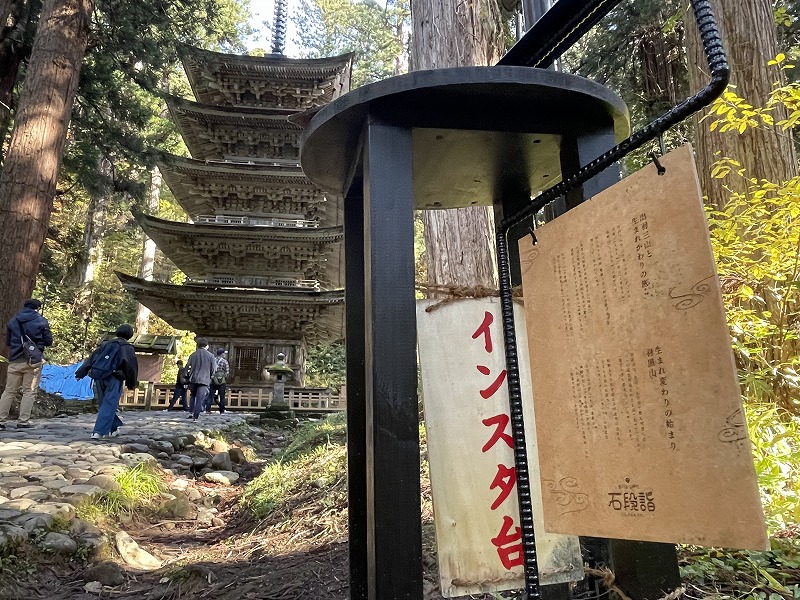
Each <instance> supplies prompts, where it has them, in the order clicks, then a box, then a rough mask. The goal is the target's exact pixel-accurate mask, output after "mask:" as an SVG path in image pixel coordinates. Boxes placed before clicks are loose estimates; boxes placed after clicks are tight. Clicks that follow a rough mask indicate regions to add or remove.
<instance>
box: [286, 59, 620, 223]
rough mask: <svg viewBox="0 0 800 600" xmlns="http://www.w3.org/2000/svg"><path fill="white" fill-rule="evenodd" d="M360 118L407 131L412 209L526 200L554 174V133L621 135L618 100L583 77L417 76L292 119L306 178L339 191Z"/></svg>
mask: <svg viewBox="0 0 800 600" xmlns="http://www.w3.org/2000/svg"><path fill="white" fill-rule="evenodd" d="M368 116H371V117H372V118H377V119H379V120H381V121H382V122H384V123H387V124H391V125H397V126H402V127H410V128H412V130H413V154H414V157H413V161H414V162H413V166H414V195H415V205H416V207H417V208H452V207H457V206H470V205H489V204H491V203H492V201H493V199H494V198H496V197H497V196H498V194H499V193H509V192H510V193H520V194H525V193H530V194H533V193H535V192H537V191H540V190H542V189H545V188H547V187H549V186H551V185H552V184H553V182H554V181H556V180H557V179H558V178H559V177H560V163H559V148H560V142H561V138H562V136H567V135H578V134H579V133H580V134H582V135H585V134H587V133H591V132H592V131H595V130H598V129H604V130H608V129H609V128H611V127H613V129H614V131H615V134H616V138H617V140H621V139H623V138H624V137H625V136H627V135H628V133H629V123H628V110H627V108H626V106H625V104H624V102H623V101H622V100H621V99H620V98H619V97H618V96H617V95H616V94H615V93H614V92H612V91H611V90H609V89H608V88H606V87H604V86H602V85H599V84H597V83H594V82H592V81H589V80H588V79H584V78H582V77H578V76H575V75H568V74H565V73H558V72H555V71H548V70H542V69H533V68H530V67H460V68H452V69H437V70H432V71H416V72H413V73H409V74H407V75H401V76H398V77H392V78H390V79H385V80H383V81H379V82H376V83H373V84H370V85H366V86H363V87H360V88H357V89H355V90H353V91H352V92H350V93H348V94H346V95H344V96H342V97H341V98H339V99H337V100H335V101H334V102H331V103H330V104H328V105H327V106H325V107H323V108H322V109H320V110H318V111H317V112H315V113H308V114H305V113H304V114H301V115H298V116H297V118H296V119H295V120H296V122H299V123H300V124H302V125H304V126H305V127H306V129H305V131H304V133H303V136H302V138H301V153H300V160H301V165H302V167H303V170H304V172H305V174H306V176H307V177H308V178H309V179H311V180H312V181H313V182H314V183H316V184H317V185H319V186H320V187H322V188H323V189H325V190H327V191H332V192H336V193H344V192H345V191H346V189H347V188H348V187H349V185H350V181H351V179H352V177H353V176H354V174H357V168H358V164H359V160H360V157H359V152H358V150H359V143H360V139H361V134H362V131H363V127H364V124H365V122H366V119H367V117H368Z"/></svg>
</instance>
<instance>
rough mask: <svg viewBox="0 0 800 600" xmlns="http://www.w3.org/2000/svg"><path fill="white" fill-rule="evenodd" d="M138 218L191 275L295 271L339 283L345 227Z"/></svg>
mask: <svg viewBox="0 0 800 600" xmlns="http://www.w3.org/2000/svg"><path fill="white" fill-rule="evenodd" d="M136 220H137V221H138V222H139V225H140V226H141V227H142V229H144V232H145V234H147V235H148V236H149V237H150V238H151V239H152V240H154V241H155V243H156V245H157V246H158V247H159V249H161V251H162V252H163V253H164V254H165V255H166V256H167V257H168V258H169V259H170V260H172V262H174V263H175V264H176V265H177V266H178V268H179V269H180V270H181V271H183V272H184V273H185V274H186V275H188V276H189V277H193V278H199V277H205V276H207V275H210V274H220V273H224V274H228V275H262V276H263V275H271V274H276V275H296V276H300V277H299V278H302V279H319V280H320V281H321V284H322V285H323V286H324V287H336V285H337V283H338V282H337V280H338V272H339V256H340V254H341V253H340V252H339V248H338V246H340V245H341V242H342V239H343V235H344V231H343V227H341V226H337V227H318V228H315V227H253V226H241V225H216V224H197V223H179V222H176V221H167V220H164V219H159V218H157V217H152V216H149V215H144V214H137V215H136Z"/></svg>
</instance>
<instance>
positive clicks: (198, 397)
mask: <svg viewBox="0 0 800 600" xmlns="http://www.w3.org/2000/svg"><path fill="white" fill-rule="evenodd" d="M207 348H208V340H207V339H205V338H197V350H195V351H194V352H192V353H191V354H190V355H189V360H187V361H186V368H187V369H189V394H190V396H189V406H190V407H191V411H192V414H191V417H192V420H194V421H196V420H197V418H198V417H199V416H200V413H201V412H203V408H204V407H205V404H206V398H208V386H210V385H211V378H212V377H213V376H214V371H216V370H217V365H216V361H215V360H214V355H213V354H211V352H209V351H208V349H207Z"/></svg>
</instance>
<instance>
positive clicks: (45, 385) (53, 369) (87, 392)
mask: <svg viewBox="0 0 800 600" xmlns="http://www.w3.org/2000/svg"><path fill="white" fill-rule="evenodd" d="M80 365H81V363H76V364H74V365H67V366H66V367H62V366H59V365H51V364H47V363H45V365H44V366H43V367H42V380H41V382H39V387H40V388H42V389H43V390H44V391H45V392H47V393H49V394H59V395H61V396H62V397H63V398H65V399H66V400H90V399H92V398H93V397H94V393H93V392H92V380H91V379H90V378H89V377H84V378H83V379H81V380H80V381H75V371H77V370H78V367H79V366H80Z"/></svg>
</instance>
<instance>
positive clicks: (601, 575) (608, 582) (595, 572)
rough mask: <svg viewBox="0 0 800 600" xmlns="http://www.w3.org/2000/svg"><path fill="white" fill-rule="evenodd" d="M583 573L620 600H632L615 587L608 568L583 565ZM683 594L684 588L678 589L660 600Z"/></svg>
mask: <svg viewBox="0 0 800 600" xmlns="http://www.w3.org/2000/svg"><path fill="white" fill-rule="evenodd" d="M583 571H584V573H586V574H587V575H591V576H592V577H597V578H598V579H600V583H601V585H602V586H603V587H604V588H606V589H607V590H608V591H609V592H614V593H615V594H617V595H618V596H619V597H620V598H621V599H622V600H632V598H631V597H630V596H628V595H627V594H626V593H625V592H623V591H622V589H621V588H620V587H619V586H618V585H617V578H616V576H615V575H614V572H613V571H612V570H611V569H609V568H608V567H603V568H602V569H593V568H591V567H590V566H589V565H584V567H583ZM685 593H686V588H684V587H678V588H675V589H674V590H673V591H671V592H670V593H669V594H667V595H666V596H664V597H663V598H661V600H678V598H680V597H681V596H683V595H684V594H685Z"/></svg>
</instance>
